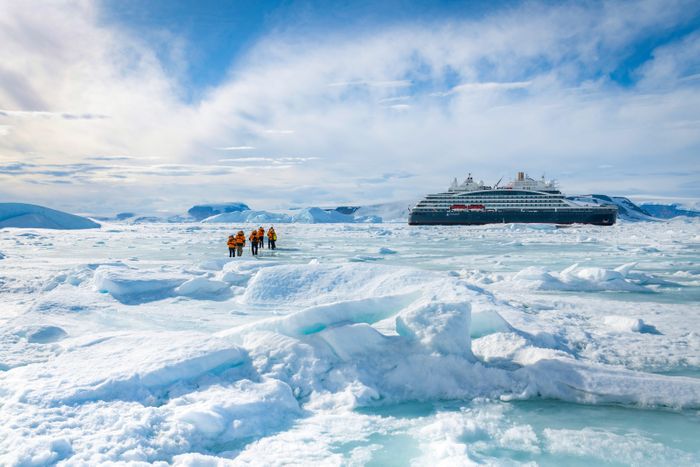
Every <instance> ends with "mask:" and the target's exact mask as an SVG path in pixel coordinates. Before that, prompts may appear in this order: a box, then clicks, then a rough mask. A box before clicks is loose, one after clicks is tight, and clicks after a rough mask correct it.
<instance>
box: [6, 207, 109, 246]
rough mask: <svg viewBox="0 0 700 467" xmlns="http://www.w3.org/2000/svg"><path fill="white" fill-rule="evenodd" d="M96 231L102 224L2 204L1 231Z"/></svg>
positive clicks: (57, 213) (41, 210)
mask: <svg viewBox="0 0 700 467" xmlns="http://www.w3.org/2000/svg"><path fill="white" fill-rule="evenodd" d="M7 227H14V228H20V229H95V228H98V227H100V224H98V223H97V222H93V221H91V220H90V219H87V218H85V217H80V216H76V215H73V214H68V213H67V212H62V211H56V210H54V209H49V208H46V207H43V206H37V205H34V204H22V203H0V229H2V228H7ZM0 258H1V256H0Z"/></svg>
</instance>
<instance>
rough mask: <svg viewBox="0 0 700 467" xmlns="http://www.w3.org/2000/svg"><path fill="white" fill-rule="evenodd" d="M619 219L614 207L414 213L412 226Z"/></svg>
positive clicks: (607, 221)
mask: <svg viewBox="0 0 700 467" xmlns="http://www.w3.org/2000/svg"><path fill="white" fill-rule="evenodd" d="M616 220H617V209H616V208H614V207H593V208H568V209H567V208H557V209H556V210H555V209H551V210H550V209H530V210H528V209H501V210H483V211H467V210H460V211H453V210H449V209H447V210H432V211H415V210H414V211H411V213H410V214H409V216H408V224H409V225H483V224H509V223H528V224H529V223H539V224H593V225H613V224H614V223H615V221H616Z"/></svg>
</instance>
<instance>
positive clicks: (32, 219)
mask: <svg viewBox="0 0 700 467" xmlns="http://www.w3.org/2000/svg"><path fill="white" fill-rule="evenodd" d="M5 227H15V228H21V229H61V230H74V229H96V228H99V227H100V224H98V223H97V222H94V221H92V220H90V219H88V218H86V217H80V216H76V215H74V214H68V213H67V212H62V211H57V210H55V209H49V208H46V207H43V206H37V205H35V204H23V203H0V229H1V228H5Z"/></svg>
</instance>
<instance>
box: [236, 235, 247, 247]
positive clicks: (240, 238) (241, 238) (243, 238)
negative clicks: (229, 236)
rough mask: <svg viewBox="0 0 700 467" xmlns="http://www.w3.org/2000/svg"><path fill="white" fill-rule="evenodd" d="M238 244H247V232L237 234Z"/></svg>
mask: <svg viewBox="0 0 700 467" xmlns="http://www.w3.org/2000/svg"><path fill="white" fill-rule="evenodd" d="M236 245H245V234H244V233H243V232H238V233H237V234H236Z"/></svg>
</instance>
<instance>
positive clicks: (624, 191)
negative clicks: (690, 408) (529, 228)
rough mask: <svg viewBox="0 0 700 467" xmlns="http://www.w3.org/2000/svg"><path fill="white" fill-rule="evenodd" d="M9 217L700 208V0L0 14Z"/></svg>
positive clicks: (157, 2)
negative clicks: (588, 201)
mask: <svg viewBox="0 0 700 467" xmlns="http://www.w3.org/2000/svg"><path fill="white" fill-rule="evenodd" d="M0 44H2V47H0V202H28V203H34V204H41V205H45V206H49V207H52V208H55V209H62V210H67V211H70V212H76V213H83V214H93V215H113V214H115V213H117V212H124V211H132V212H137V213H142V214H159V213H162V214H165V213H168V214H177V213H184V212H185V211H186V210H187V209H188V208H189V207H190V206H192V205H194V204H203V203H215V202H227V201H243V202H245V203H247V204H248V205H250V206H251V207H253V208H255V209H281V208H290V207H298V206H323V207H328V206H336V205H347V204H369V203H379V202H388V201H401V200H415V199H418V198H420V197H422V196H423V195H425V194H427V193H432V192H437V191H442V190H444V189H445V188H447V186H448V185H449V183H450V181H451V180H452V178H453V177H458V178H460V179H463V178H464V177H466V175H467V173H469V172H471V173H473V174H474V176H475V178H476V179H483V180H484V182H486V183H487V184H493V183H495V182H496V181H498V179H500V178H501V177H503V178H504V180H508V179H509V178H512V177H513V176H514V174H515V172H516V171H520V170H523V171H525V172H527V173H529V174H530V175H532V176H535V177H539V176H541V175H545V176H546V177H547V178H555V179H557V180H558V181H559V184H560V186H561V188H562V190H563V191H564V192H565V193H569V194H586V193H604V194H611V195H623V196H631V197H633V199H635V200H647V199H648V200H651V199H656V200H674V201H681V202H686V201H687V202H697V200H699V199H700V2H697V1H696V0H693V1H685V0H645V1H624V2H622V1H616V2H612V1H590V2H580V1H576V2H574V1H572V2H554V1H488V2H457V1H405V0H387V1H382V2H376V1H351V0H348V1H340V2H329V1H323V2H322V1H269V0H260V1H248V2H244V1H223V0H220V1H214V0H200V1H194V0H188V1H180V2H172V1H167V0H150V1H148V2H143V1H139V0H102V1H82V0H68V1H58V0H47V1H42V0H37V1H32V2H25V1H22V0H3V1H0Z"/></svg>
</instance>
